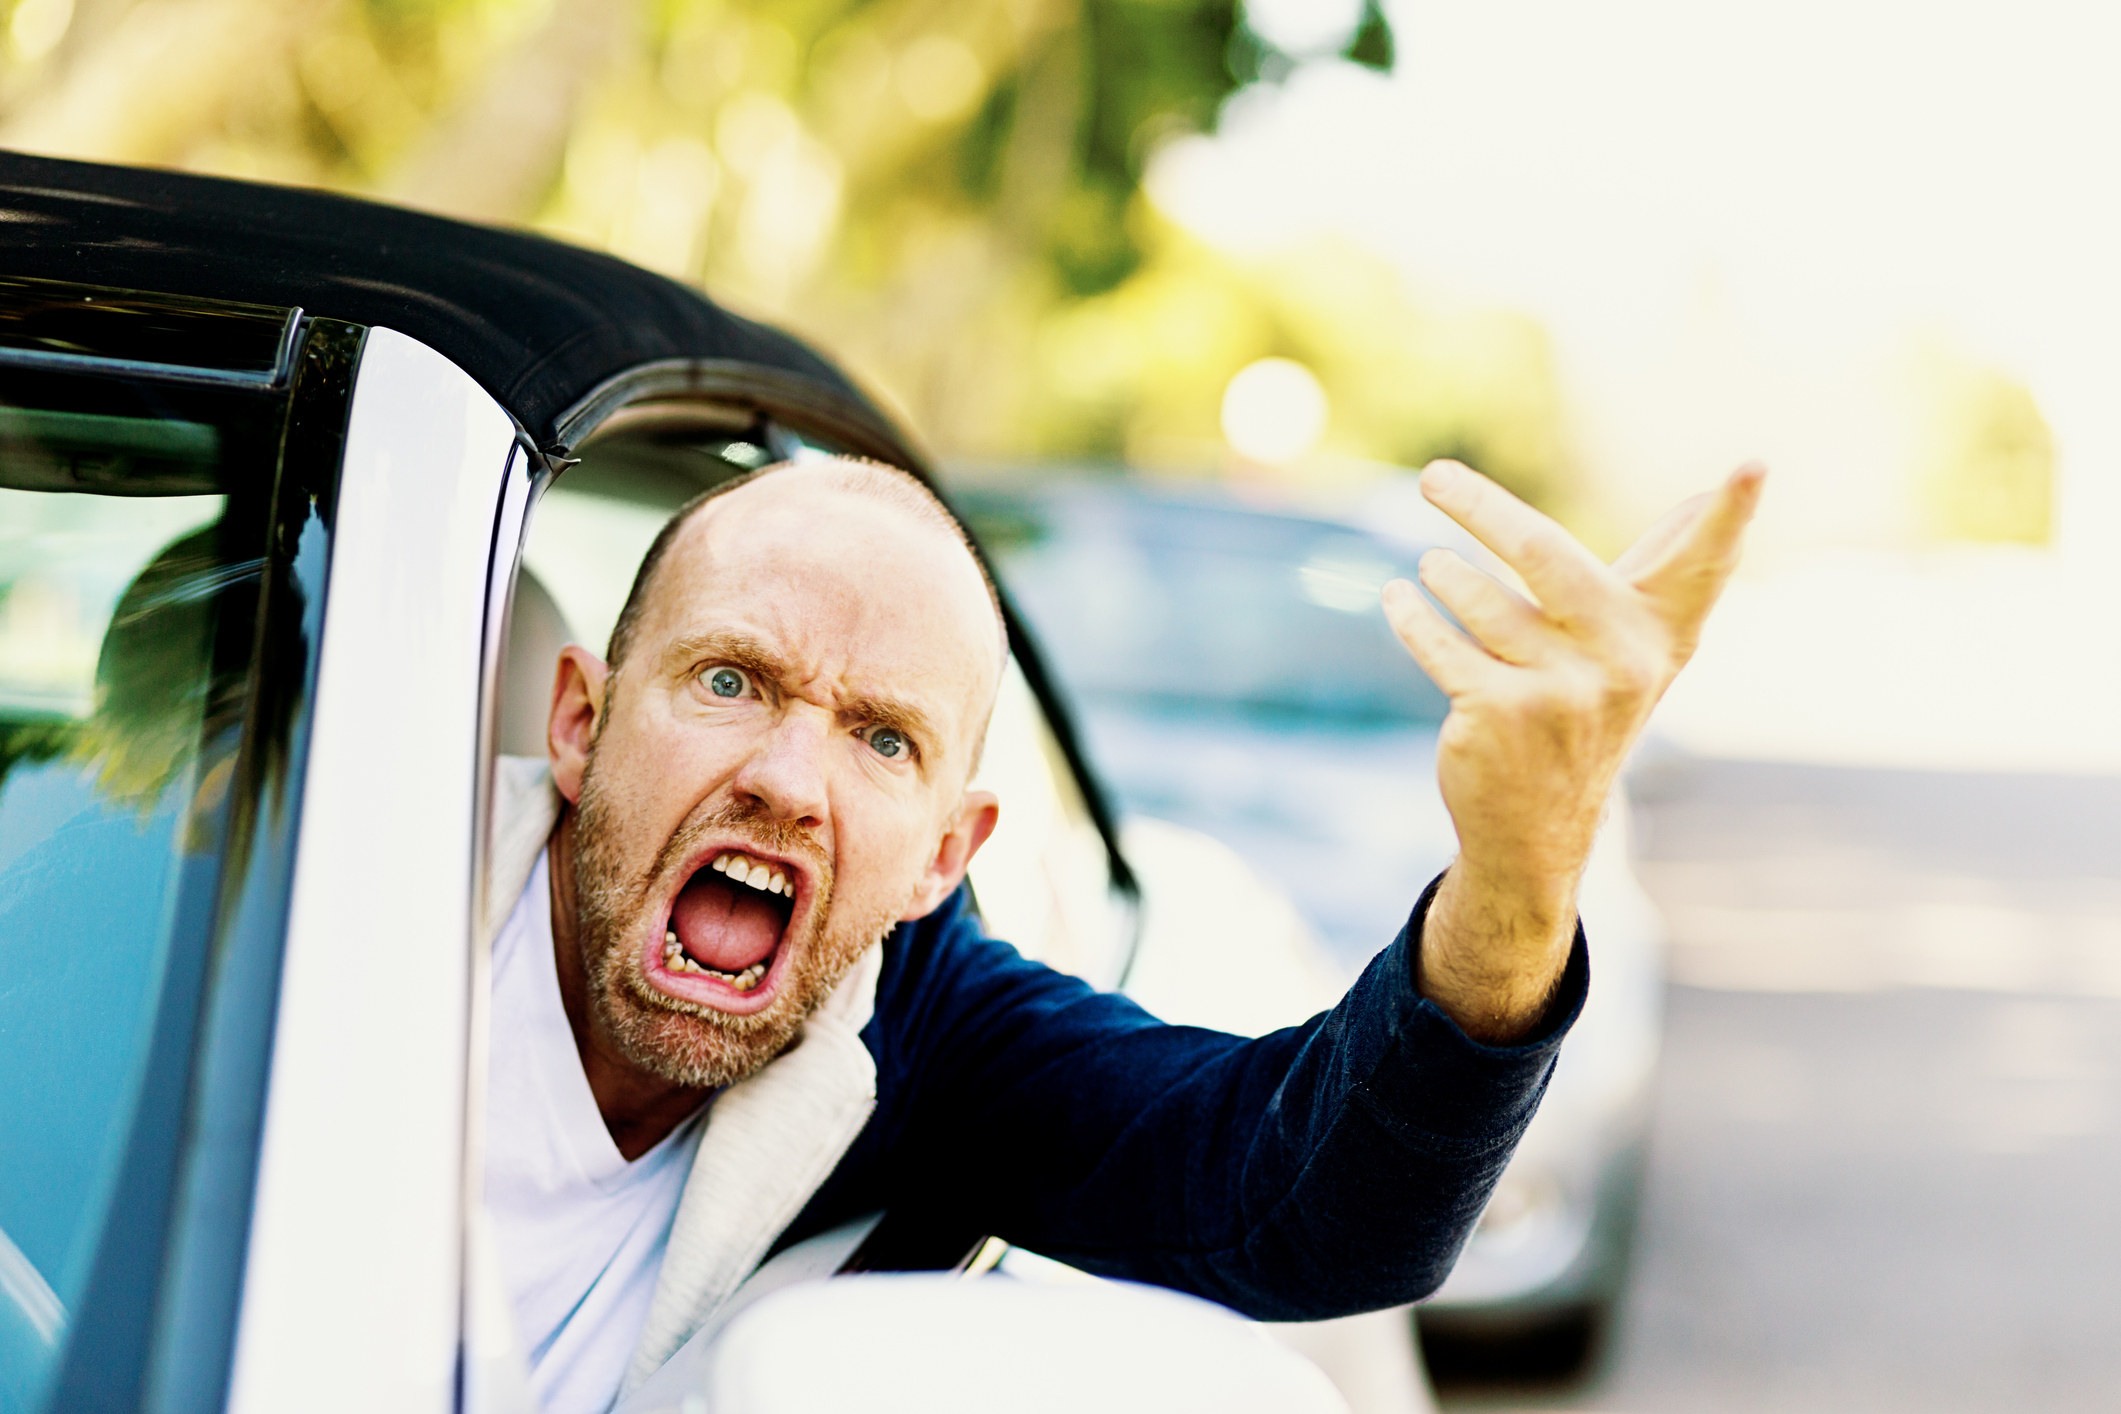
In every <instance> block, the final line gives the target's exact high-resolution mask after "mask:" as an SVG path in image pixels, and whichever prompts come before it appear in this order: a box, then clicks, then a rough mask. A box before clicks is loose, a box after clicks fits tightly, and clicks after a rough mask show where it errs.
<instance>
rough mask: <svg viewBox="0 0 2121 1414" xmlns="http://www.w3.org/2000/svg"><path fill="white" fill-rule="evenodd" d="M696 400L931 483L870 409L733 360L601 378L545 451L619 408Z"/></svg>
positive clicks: (563, 419)
mask: <svg viewBox="0 0 2121 1414" xmlns="http://www.w3.org/2000/svg"><path fill="white" fill-rule="evenodd" d="M686 399H698V400H706V401H715V402H723V403H734V404H736V405H737V406H739V407H748V408H753V409H755V410H757V412H758V413H759V414H760V415H761V416H762V417H770V418H777V419H782V420H785V421H787V422H788V423H789V424H790V425H791V426H792V427H794V428H795V429H796V430H797V431H804V430H812V429H814V430H815V431H817V432H820V433H823V434H824V435H826V436H828V437H831V438H833V439H834V440H836V441H839V442H841V443H843V444H845V446H846V448H847V450H848V451H850V452H853V453H855V454H856V455H858V456H865V457H874V458H876V459H877V460H878V461H884V462H890V463H891V464H892V465H894V466H902V467H905V468H906V469H907V470H908V471H912V472H915V473H918V474H919V476H920V477H921V479H922V480H924V481H929V482H933V481H934V480H935V474H934V470H933V468H932V467H931V466H930V464H929V462H928V459H927V458H926V457H924V456H922V455H921V454H920V452H919V451H917V450H915V448H914V447H913V445H912V444H911V443H909V442H908V441H907V440H906V439H905V438H904V437H902V436H900V435H899V434H898V432H897V431H896V430H895V429H894V428H893V427H892V426H891V425H890V424H889V423H887V422H885V421H884V420H883V419H882V418H881V417H879V416H878V415H877V414H876V413H874V412H873V411H871V410H870V409H869V407H868V406H867V405H865V404H864V403H862V402H861V401H860V400H859V399H857V398H855V397H853V396H852V395H850V394H847V393H843V392H841V391H840V390H839V389H837V388H834V387H832V386H831V385H830V384H828V383H824V382H821V381H819V380H817V379H815V378H805V377H803V376H802V375H801V374H796V373H788V372H784V371H782V370H781V369H777V368H762V367H760V366H759V365H758V364H755V363H745V362H743V361H741V360H738V359H719V358H709V359H664V360H661V361H658V362H655V363H644V364H641V365H640V366H639V367H637V368H629V369H627V370H626V371H625V372H624V373H620V374H617V375H616V376H614V377H611V378H607V379H605V380H604V381H603V382H602V383H599V384H598V385H597V386H596V387H595V388H592V389H591V390H590V391H589V393H588V394H587V395H586V396H584V397H583V398H581V399H580V400H579V401H578V402H576V403H575V405H574V406H573V407H571V408H569V409H567V411H566V412H564V413H562V414H560V417H559V419H558V421H557V422H555V423H554V428H555V434H554V435H555V441H554V443H553V445H552V446H551V447H548V448H546V450H547V451H548V452H558V453H559V454H561V455H565V454H566V453H567V452H569V451H571V450H572V449H573V448H575V447H576V446H579V445H580V444H581V443H582V442H583V441H584V440H585V439H586V438H588V437H589V435H590V434H591V433H593V432H595V431H596V430H597V429H598V428H599V427H601V426H602V425H603V424H604V422H605V420H606V419H607V418H609V417H611V416H612V414H614V413H616V412H618V411H619V410H620V409H621V408H624V407H628V406H634V405H638V404H641V403H644V402H650V401H657V400H669V401H673V402H676V401H683V400H686Z"/></svg>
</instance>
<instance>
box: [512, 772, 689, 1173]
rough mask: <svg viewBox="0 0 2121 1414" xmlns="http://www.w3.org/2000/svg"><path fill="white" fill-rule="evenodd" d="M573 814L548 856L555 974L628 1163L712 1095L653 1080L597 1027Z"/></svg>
mask: <svg viewBox="0 0 2121 1414" xmlns="http://www.w3.org/2000/svg"><path fill="white" fill-rule="evenodd" d="M574 822H575V812H574V811H572V810H568V811H567V812H566V813H565V814H563V815H562V816H561V817H560V827H559V828H558V829H557V830H555V831H554V832H553V836H552V844H551V846H550V848H549V851H548V853H547V856H546V862H547V866H548V867H547V873H548V874H549V875H550V876H551V881H552V959H553V962H554V964H555V965H556V967H557V969H558V972H559V977H560V1005H561V1006H562V1007H564V1008H565V1009H566V1011H567V1026H568V1029H569V1030H571V1031H573V1032H574V1049H575V1054H576V1055H578V1056H579V1057H581V1061H582V1074H583V1075H584V1076H586V1077H587V1078H588V1080H589V1093H590V1094H591V1095H593V1096H595V1097H596V1102H597V1113H598V1114H600V1115H602V1116H603V1117H604V1128H605V1129H607V1130H609V1131H610V1132H611V1142H612V1143H614V1144H616V1145H618V1148H619V1153H620V1154H621V1155H623V1156H624V1157H625V1158H626V1159H627V1160H628V1161H629V1162H631V1161H632V1160H634V1159H638V1158H639V1157H640V1156H641V1155H643V1154H645V1153H647V1152H648V1151H649V1150H650V1149H653V1148H654V1147H655V1146H656V1145H657V1144H660V1143H661V1142H662V1141H663V1139H664V1137H665V1136H666V1135H668V1134H669V1133H670V1131H671V1130H673V1129H676V1128H677V1127H678V1126H679V1125H680V1124H683V1123H684V1122H685V1120H686V1118H687V1117H688V1116H690V1115H691V1114H692V1112H693V1111H695V1110H697V1109H698V1108H699V1107H700V1104H701V1102H702V1101H704V1100H705V1099H706V1098H707V1096H708V1094H709V1093H710V1092H708V1091H706V1090H698V1089H694V1088H692V1087H691V1086H688V1085H680V1084H678V1083H676V1082H675V1081H671V1080H665V1079H663V1078H662V1077H661V1076H659V1075H651V1074H649V1073H648V1072H646V1071H644V1070H642V1069H640V1068H639V1067H638V1066H636V1065H634V1064H633V1063H632V1062H631V1061H629V1060H627V1059H626V1057H625V1056H623V1055H621V1054H620V1053H619V1050H618V1048H617V1047H616V1046H615V1045H613V1044H612V1042H611V1038H610V1037H608V1036H606V1035H604V1034H603V1033H602V1032H601V1031H600V1030H599V1029H598V1027H597V1026H596V1024H595V1021H594V1018H593V1017H592V1016H591V1014H590V1006H589V967H588V963H587V960H586V959H585V958H584V957H583V956H582V929H581V919H580V916H579V914H578V912H577V910H576V906H575V880H574V859H575V838H574Z"/></svg>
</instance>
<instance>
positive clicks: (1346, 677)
mask: <svg viewBox="0 0 2121 1414" xmlns="http://www.w3.org/2000/svg"><path fill="white" fill-rule="evenodd" d="M960 502H961V506H962V509H963V510H964V511H965V513H966V514H967V516H968V517H969V518H970V519H971V520H972V521H973V524H974V527H975V529H976V530H977V531H978V532H979V534H980V537H981V540H982V542H983V543H984V544H985V545H986V547H987V550H988V552H989V553H990V554H991V555H992V556H993V557H994V558H995V560H996V562H997V564H998V566H999V567H1000V569H1001V572H1002V575H1003V577H1004V579H1005V580H1006V581H1007V583H1008V586H1009V589H1010V591H1011V593H1012V594H1013V595H1014V596H1015V598H1016V601H1017V604H1018V606H1019V607H1020V608H1021V609H1022V610H1023V613H1024V615H1025V617H1027V618H1028V619H1029V620H1030V621H1031V624H1032V626H1033V628H1034V629H1036V630H1037V633H1038V637H1039V641H1040V642H1041V644H1043V645H1044V646H1045V648H1046V649H1047V651H1048V652H1049V653H1050V654H1051V656H1052V658H1053V660H1054V662H1055V664H1056V666H1057V667H1058V668H1059V671H1060V673H1061V676H1062V677H1063V678H1064V679H1066V680H1067V682H1068V684H1069V686H1070V687H1071V688H1073V689H1074V690H1075V691H1076V692H1077V693H1078V694H1080V695H1082V696H1084V697H1087V698H1092V699H1104V700H1112V701H1124V702H1129V703H1134V704H1138V705H1142V706H1150V707H1169V708H1174V709H1199V708H1209V709H1213V710H1223V711H1234V712H1241V713H1260V714H1270V715H1286V716H1302V717H1310V718H1321V719H1328V720H1335V721H1346V722H1378V723H1387V722H1417V723H1434V722H1440V721H1442V720H1443V717H1444V713H1445V711H1446V710H1447V707H1448V703H1447V702H1446V700H1445V698H1444V696H1443V694H1442V693H1441V692H1439V691H1438V690H1437V688H1436V686H1435V685H1434V684H1433V683H1431V682H1430V681H1429V680H1428V678H1427V677H1426V676H1424V675H1423V674H1422V672H1421V670H1420V669H1419V668H1417V667H1415V666H1414V664H1413V662H1412V661H1411V660H1410V659H1409V658H1408V656H1407V652H1406V650H1405V649H1404V648H1403V647H1401V646H1400V644H1399V641H1398V640H1397V639H1396V638H1395V637H1393V635H1392V631H1391V628H1390V627H1389V626H1388V625H1387V624H1386V622H1385V617H1384V611H1383V609H1382V608H1381V607H1380V604H1379V598H1378V596H1379V591H1380V590H1381V589H1382V588H1383V587H1384V584H1385V582H1386V581H1387V580H1389V579H1392V578H1394V577H1395V576H1411V575H1412V573H1413V568H1414V566H1413V558H1412V557H1411V556H1409V555H1407V554H1406V553H1405V552H1404V551H1402V550H1400V549H1398V548H1396V547H1394V546H1392V545H1390V544H1388V543H1387V542H1385V541H1383V540H1380V539H1378V538H1377V537H1374V536H1371V535H1368V534H1366V533H1364V532H1363V531H1361V530H1358V529H1356V528H1353V527H1350V526H1344V525H1338V524H1335V523H1333V522H1330V521H1322V520H1313V519H1308V518H1304V517H1297V516H1280V515H1271V514H1266V513H1263V512H1257V511H1251V510H1246V509H1241V508H1237V507H1231V506H1227V505H1220V504H1216V503H1212V502H1204V501H1187V500H1181V499H1176V498H1164V497H1160V496H1156V495H1154V494H1151V493H1147V492H1143V491H1139V490H1135V489H1131V488H1128V487H1126V486H1124V485H1114V486H1110V487H1105V486H1095V485H1083V486H1074V487H1064V488H1059V489H1053V490H1045V491H1038V492H1028V493H1024V494H1016V495H1012V494H1005V493H999V492H994V491H989V490H981V491H977V492H969V493H965V494H963V495H961V496H960Z"/></svg>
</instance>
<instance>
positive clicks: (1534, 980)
mask: <svg viewBox="0 0 2121 1414" xmlns="http://www.w3.org/2000/svg"><path fill="white" fill-rule="evenodd" d="M1765 476H1766V472H1765V470H1764V469H1762V468H1761V467H1759V466H1757V465H1748V466H1745V467H1741V468H1740V469H1739V470H1738V471H1736V472H1734V473H1732V474H1731V476H1730V477H1729V478H1728V479H1727V480H1725V482H1724V483H1723V485H1722V486H1721V487H1719V488H1718V489H1716V490H1715V491H1713V492H1710V493H1708V494H1706V495H1702V496H1697V497H1695V498H1693V499H1692V500H1690V501H1687V502H1685V503H1684V504H1682V505H1680V506H1678V507H1677V508H1675V509H1674V510H1673V511H1672V512H1671V513H1670V514H1668V515H1667V516H1665V518H1664V519H1663V520H1661V521H1659V522H1658V523H1657V524H1656V525H1655V526H1653V527H1651V529H1650V530H1649V531H1648V532H1647V533H1646V534H1645V535H1644V536H1643V537H1642V538H1641V539H1640V540H1638V541H1637V542H1636V543H1635V544H1634V545H1633V546H1632V547H1630V548H1629V549H1628V551H1627V552H1626V553H1625V554H1623V555H1622V556H1621V557H1620V558H1619V559H1618V560H1615V561H1614V562H1613V563H1612V564H1611V565H1607V564H1604V563H1602V562H1601V561H1600V560H1599V559H1598V557H1597V556H1595V555H1593V554H1592V553H1591V552H1590V551H1589V550H1587V549H1585V548H1584V547H1583V546H1582V545H1581V544H1579V543H1578V542H1577V541H1576V540H1575V538H1574V537H1572V536H1571V535H1570V534H1569V533H1568V532H1567V531H1565V530H1563V529H1562V528H1561V527H1560V526H1559V525H1557V524H1555V523H1554V522H1553V521H1552V520H1549V519H1548V518H1547V517H1546V516H1543V515H1541V514H1540V513H1539V512H1538V511H1535V510H1533V509H1532V508H1531V507H1530V506H1528V505H1526V504H1525V503H1524V502H1522V501H1520V500H1518V499H1517V498H1516V497H1515V496H1512V495H1511V494H1510V493H1509V492H1507V491H1505V490H1503V489H1502V487H1500V486H1498V485H1496V484H1495V483H1494V482H1492V481H1490V480H1488V478H1486V477H1485V476H1482V475H1480V474H1479V473H1478V472H1475V471H1473V470H1471V469H1469V468H1467V467H1464V466H1461V465H1459V464H1458V463H1456V462H1435V463H1432V464H1431V465H1430V466H1429V467H1428V469H1427V470H1425V471H1424V472H1423V473H1422V477H1421V489H1422V493H1423V494H1424V495H1425V496H1427V497H1428V499H1429V500H1430V501H1431V502H1432V503H1434V504H1435V505H1436V507H1437V508H1438V509H1440V510H1442V511H1443V512H1444V513H1445V514H1446V515H1448V516H1450V517H1451V519H1453V520H1455V521H1457V522H1458V523H1459V524H1460V525H1462V526H1464V527H1465V528H1466V529H1467V530H1469V531H1471V532H1472V534H1473V535H1474V536H1475V538H1477V539H1478V540H1479V541H1480V542H1481V543H1482V544H1483V545H1486V546H1487V547H1488V548H1489V549H1490V550H1492V551H1494V552H1495V554H1496V555H1497V556H1498V557H1499V558H1500V559H1501V560H1502V562H1503V563H1504V564H1506V565H1508V566H1509V567H1510V568H1511V569H1513V570H1515V571H1516V572H1517V574H1518V576H1519V577H1520V578H1521V579H1522V580H1523V581H1524V584H1525V586H1526V587H1527V588H1528V589H1530V590H1531V593H1532V596H1533V597H1532V598H1531V599H1527V598H1525V597H1524V596H1523V595H1522V594H1519V593H1518V592H1517V591H1515V590H1514V589H1511V588H1509V587H1508V586H1506V585H1504V584H1503V583H1501V582H1500V581H1499V580H1497V579H1495V578H1493V577H1492V576H1490V575H1487V574H1485V573H1483V572H1482V571H1480V570H1478V569H1476V568H1474V567H1473V566H1472V565H1471V564H1470V563H1468V562H1467V561H1466V560H1465V559H1464V558H1463V557H1461V556H1459V555H1457V554H1455V553H1453V552H1451V551H1449V550H1432V551H1430V552H1429V553H1428V554H1427V555H1425V556H1423V557H1422V561H1421V567H1420V574H1421V581H1422V583H1423V585H1425V586H1426V587H1427V588H1428V590H1429V592H1430V593H1431V594H1434V595H1435V596H1436V598H1437V600H1438V601H1439V602H1440V603H1442V604H1443V605H1444V606H1445V607H1446V608H1448V609H1449V610H1450V611H1451V614H1452V615H1453V616H1454V617H1456V619H1457V620H1458V624H1459V625H1463V629H1462V630H1461V628H1460V627H1458V626H1457V625H1454V624H1452V623H1451V621H1450V619H1448V618H1446V617H1445V616H1444V615H1442V614H1440V613H1438V612H1437V611H1436V608H1435V606H1434V605H1432V604H1430V603H1429V602H1428V600H1426V599H1424V598H1423V597H1422V595H1421V594H1420V592H1419V591H1417V590H1416V589H1415V588H1414V586H1413V585H1412V584H1409V583H1408V582H1407V581H1405V580H1403V579H1402V580H1394V581H1393V582H1392V583H1390V584H1388V585H1386V586H1385V591H1384V607H1385V615H1386V617H1387V618H1388V619H1389V620H1390V621H1391V624H1392V628H1393V630H1394V632H1396V633H1397V634H1398V635H1399V638H1400V641H1401V642H1402V643H1404V644H1406V646H1407V649H1408V651H1409V652H1411V653H1412V654H1413V655H1414V657H1415V659H1416V661H1418V662H1419V663H1420V664H1421V666H1422V667H1423V669H1425V670H1426V671H1427V672H1428V674H1429V676H1430V677H1431V678H1432V679H1434V680H1435V682H1436V685H1437V686H1438V687H1440V688H1442V689H1443V691H1444V692H1445V694H1446V695H1448V696H1449V697H1450V699H1451V712H1450V715H1449V716H1448V717H1446V718H1445V719H1444V724H1443V732H1442V736H1441V738H1440V740H1439V742H1438V747H1437V762H1436V770H1437V777H1438V782H1439V784H1440V785H1441V786H1442V788H1443V799H1444V804H1445V806H1446V807H1448V808H1449V810H1450V812H1451V820H1452V823H1453V824H1454V825H1456V826H1457V829H1458V843H1459V854H1458V858H1457V859H1456V860H1455V861H1453V862H1452V865H1451V868H1450V871H1449V873H1448V874H1447V875H1446V876H1445V878H1444V882H1443V886H1442V888H1441V889H1440V890H1439V891H1438V893H1437V896H1436V900H1435V902H1434V903H1433V904H1432V905H1431V906H1430V910H1429V915H1428V920H1427V923H1426V926H1425V931H1424V933H1423V937H1422V947H1421V976H1420V978H1419V979H1418V980H1419V982H1420V985H1421V989H1422V992H1423V994H1424V995H1426V996H1428V997H1429V998H1430V999H1432V1000H1433V1001H1435V1002H1436V1004H1437V1005H1438V1006H1440V1007H1442V1008H1443V1009H1444V1010H1445V1011H1446V1012H1447V1013H1449V1014H1450V1016H1451V1017H1452V1019H1453V1020H1455V1021H1457V1022H1458V1024H1459V1025H1460V1026H1461V1027H1463V1028H1464V1029H1465V1030H1466V1032H1467V1034H1469V1035H1471V1036H1473V1037H1475V1038H1476V1039H1479V1040H1483V1041H1489V1042H1497V1043H1502V1042H1508V1041H1510V1040H1513V1039H1515V1038H1517V1037H1519V1036H1522V1035H1523V1034H1524V1033H1525V1032H1526V1031H1527V1030H1529V1029H1530V1028H1531V1027H1532V1026H1533V1025H1534V1024H1535V1023H1536V1022H1537V1021H1538V1020H1539V1018H1540V1016H1541V1014H1542V1012H1543V1011H1544V1008H1545V1005H1546V1002H1547V999H1548V998H1549V997H1550V996H1551V995H1552V992H1553V989H1554V986H1555V984H1556V982H1557V981H1558V980H1559V978H1560V975H1561V969H1562V967H1563V966H1564V964H1565V963H1566V962H1567V960H1568V950H1569V944H1570V941H1571V939H1572V938H1573V937H1574V935H1575V926H1576V889H1577V884H1578V882H1579V880H1580V879H1581V877H1582V874H1583V868H1584V864H1585V862H1586V861H1587V860H1588V859H1589V858H1590V852H1591V842H1592V840H1593V838H1594V837H1595V836H1596V834H1597V831H1598V824H1599V820H1600V818H1601V817H1602V816H1603V814H1604V811H1605V804H1606V797H1607V795H1608V794H1609V792H1610V791H1611V790H1612V786H1613V781H1614V778H1615V777H1616V776H1617V775H1618V774H1619V772H1620V768H1621V765H1622V763H1623V762H1624V761H1625V760H1626V759H1627V754H1628V751H1629V749H1630V748H1631V747H1632V746H1633V745H1634V743H1635V738H1636V737H1637V736H1638V735H1639V734H1640V733H1641V731H1642V727H1643V724H1644V723H1645V722H1647V721H1648V720H1649V715H1650V710H1651V709H1652V708H1654V707H1655V706H1656V705H1657V701H1658V699H1659V698H1661V697H1662V696H1663V695H1664V691H1665V689H1666V688H1667V687H1669V686H1671V683H1672V679H1673V678H1675V677H1677V676H1678V674H1679V670H1680V669H1681V668H1682V667H1684V666H1685V665H1686V662H1687V659H1688V658H1690V657H1692V656H1693V652H1694V647H1695V645H1696V644H1697V643H1698V642H1699V641H1700V637H1701V625H1702V622H1703V621H1704V620H1705V619H1707V617H1708V614H1709V610H1710V609H1711V608H1713V607H1714V606H1715V603H1716V599H1717V597H1718V596H1719V595H1720V594H1721V593H1722V592H1723V586H1724V583H1725V581H1726V580H1728V579H1729V578H1730V574H1731V571H1732V569H1733V568H1735V567H1736V565H1737V562H1738V552H1739V546H1740V542H1741V540H1742V538H1743V536H1744V532H1745V527H1746V524H1747V522H1748V521H1750V520H1751V519H1752V516H1753V510H1754V507H1755V506H1756V505H1757V504H1758V502H1759V499H1760V488H1761V483H1762V481H1763V479H1764V478H1765Z"/></svg>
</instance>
